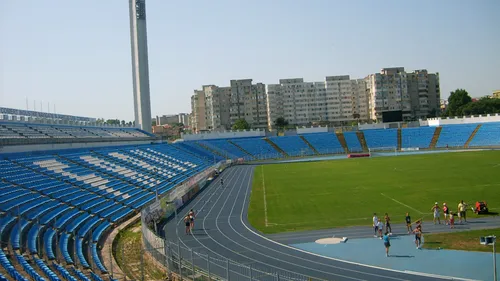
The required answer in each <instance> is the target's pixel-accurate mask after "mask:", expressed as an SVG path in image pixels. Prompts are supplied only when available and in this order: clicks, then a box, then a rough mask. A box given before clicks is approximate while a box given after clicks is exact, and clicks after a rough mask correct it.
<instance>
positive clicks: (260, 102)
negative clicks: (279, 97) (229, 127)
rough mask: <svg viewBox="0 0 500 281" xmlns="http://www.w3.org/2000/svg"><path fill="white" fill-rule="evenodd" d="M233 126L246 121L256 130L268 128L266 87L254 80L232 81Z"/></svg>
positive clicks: (231, 109) (231, 110)
mask: <svg viewBox="0 0 500 281" xmlns="http://www.w3.org/2000/svg"><path fill="white" fill-rule="evenodd" d="M230 88H231V107H230V110H229V113H230V119H231V124H234V122H236V120H238V119H245V120H246V121H247V122H248V124H249V125H250V126H251V127H252V128H255V129H259V128H261V129H264V128H267V99H266V86H265V85H264V84H262V83H257V84H252V79H243V80H231V86H230Z"/></svg>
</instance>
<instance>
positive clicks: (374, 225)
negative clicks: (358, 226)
mask: <svg viewBox="0 0 500 281" xmlns="http://www.w3.org/2000/svg"><path fill="white" fill-rule="evenodd" d="M373 231H374V235H373V237H375V238H377V237H378V236H377V234H378V217H377V214H376V213H373Z"/></svg>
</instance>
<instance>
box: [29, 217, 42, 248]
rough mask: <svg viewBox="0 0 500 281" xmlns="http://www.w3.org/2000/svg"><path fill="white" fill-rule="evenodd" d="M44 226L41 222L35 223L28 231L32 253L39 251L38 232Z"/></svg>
mask: <svg viewBox="0 0 500 281" xmlns="http://www.w3.org/2000/svg"><path fill="white" fill-rule="evenodd" d="M41 229H42V226H41V225H39V224H33V225H32V226H31V228H30V231H29V232H28V249H29V251H30V253H32V254H36V253H38V239H39V237H38V234H39V233H40V230H41Z"/></svg>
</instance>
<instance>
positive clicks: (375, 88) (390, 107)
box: [365, 67, 441, 121]
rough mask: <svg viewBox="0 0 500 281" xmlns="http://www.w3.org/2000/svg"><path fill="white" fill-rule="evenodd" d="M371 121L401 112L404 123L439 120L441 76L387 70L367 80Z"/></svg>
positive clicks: (420, 72)
mask: <svg viewBox="0 0 500 281" xmlns="http://www.w3.org/2000/svg"><path fill="white" fill-rule="evenodd" d="M365 83H366V90H367V93H368V99H369V102H368V107H369V108H368V112H369V118H370V119H371V120H377V121H381V120H382V114H383V112H388V111H394V112H396V111H401V113H402V117H403V120H415V119H419V118H426V117H429V116H436V114H438V113H439V108H440V97H441V94H440V88H439V73H428V71H427V70H425V69H423V70H415V71H413V72H406V71H405V69H404V67H392V68H383V69H382V70H381V71H380V73H375V74H370V75H368V76H367V77H366V78H365Z"/></svg>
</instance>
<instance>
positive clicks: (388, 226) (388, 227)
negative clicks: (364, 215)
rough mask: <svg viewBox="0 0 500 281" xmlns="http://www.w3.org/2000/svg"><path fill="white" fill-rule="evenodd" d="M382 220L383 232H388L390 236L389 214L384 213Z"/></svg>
mask: <svg viewBox="0 0 500 281" xmlns="http://www.w3.org/2000/svg"><path fill="white" fill-rule="evenodd" d="M384 219H385V232H389V235H392V228H391V218H390V217H389V214H387V213H385V216H384Z"/></svg>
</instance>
